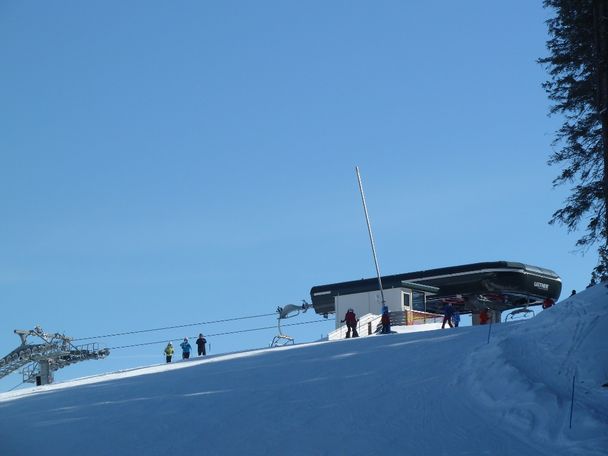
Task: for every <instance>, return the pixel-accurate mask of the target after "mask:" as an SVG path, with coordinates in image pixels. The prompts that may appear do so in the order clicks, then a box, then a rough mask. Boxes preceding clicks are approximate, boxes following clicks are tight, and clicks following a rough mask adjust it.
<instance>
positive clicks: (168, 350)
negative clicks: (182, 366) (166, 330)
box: [165, 342, 173, 363]
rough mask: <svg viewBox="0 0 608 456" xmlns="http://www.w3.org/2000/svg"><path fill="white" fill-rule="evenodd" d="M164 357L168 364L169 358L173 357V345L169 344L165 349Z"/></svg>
mask: <svg viewBox="0 0 608 456" xmlns="http://www.w3.org/2000/svg"><path fill="white" fill-rule="evenodd" d="M165 356H166V357H167V362H168V363H170V362H171V357H172V356H173V345H172V344H171V342H169V343H168V344H167V346H166V347H165Z"/></svg>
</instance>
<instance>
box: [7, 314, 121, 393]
mask: <svg viewBox="0 0 608 456" xmlns="http://www.w3.org/2000/svg"><path fill="white" fill-rule="evenodd" d="M15 334H17V335H18V336H19V338H20V339H21V345H20V346H19V347H17V348H16V349H14V350H13V351H12V352H10V353H9V354H8V355H6V356H5V357H4V358H0V378H2V377H6V376H7V375H9V374H11V373H13V372H15V371H17V370H19V369H21V368H22V367H23V370H22V374H23V382H24V383H35V384H36V385H46V384H48V383H52V382H53V372H54V371H56V370H58V369H61V368H63V367H66V366H69V365H70V364H74V363H78V362H80V361H86V360H89V359H101V358H105V357H106V356H108V355H109V354H110V350H108V349H107V348H99V344H97V343H91V344H85V345H78V346H76V345H73V344H72V340H73V339H72V338H71V337H67V336H65V335H64V334H59V333H45V332H44V331H43V330H42V328H41V327H40V326H36V327H35V328H34V329H33V330H22V329H16V330H15ZM28 337H35V338H37V339H39V340H41V341H42V342H38V343H29V342H28Z"/></svg>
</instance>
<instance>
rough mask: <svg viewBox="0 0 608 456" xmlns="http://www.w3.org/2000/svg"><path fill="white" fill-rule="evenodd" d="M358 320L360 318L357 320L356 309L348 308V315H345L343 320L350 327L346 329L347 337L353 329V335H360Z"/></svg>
mask: <svg viewBox="0 0 608 456" xmlns="http://www.w3.org/2000/svg"><path fill="white" fill-rule="evenodd" d="M358 321H359V320H357V316H356V315H355V311H354V310H353V309H348V312H346V315H345V316H344V320H342V321H341V322H342V323H344V322H346V327H347V328H348V330H347V331H346V338H347V339H348V338H350V332H351V330H352V332H353V337H359V333H357V322H358Z"/></svg>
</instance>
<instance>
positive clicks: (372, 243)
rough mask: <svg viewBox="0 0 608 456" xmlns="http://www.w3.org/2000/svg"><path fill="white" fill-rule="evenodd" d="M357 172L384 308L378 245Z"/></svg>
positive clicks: (357, 168) (356, 167)
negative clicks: (377, 252)
mask: <svg viewBox="0 0 608 456" xmlns="http://www.w3.org/2000/svg"><path fill="white" fill-rule="evenodd" d="M355 171H356V172H357V181H358V182H359V192H360V193H361V201H362V202H363V212H365V221H366V222H367V232H368V233H369V242H370V243H371V245H372V256H373V257H374V264H375V265H376V275H377V276H378V286H379V287H380V296H381V297H382V307H384V304H385V301H384V290H383V289H382V278H381V276H380V266H378V257H377V256H376V245H375V244H374V235H373V234H372V225H371V224H370V222H369V214H368V213H367V204H366V203H365V194H364V193H363V184H362V183H361V174H360V173H359V167H358V166H355Z"/></svg>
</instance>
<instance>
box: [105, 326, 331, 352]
mask: <svg viewBox="0 0 608 456" xmlns="http://www.w3.org/2000/svg"><path fill="white" fill-rule="evenodd" d="M322 321H330V320H328V319H326V318H323V319H322V320H313V321H304V322H300V323H290V324H287V325H284V326H299V325H309V324H311V323H320V322H322ZM274 328H276V326H263V327H259V328H250V329H241V330H238V331H226V332H221V333H215V334H207V335H206V336H205V338H207V337H215V336H227V335H232V334H240V333H247V332H254V331H264V330H267V329H274ZM180 340H182V339H181V338H179V339H169V341H170V342H177V341H180ZM166 342H168V341H167V339H164V340H158V341H154V342H142V343H139V344H131V345H121V346H119V347H110V348H109V350H121V349H123V348H133V347H143V346H146V345H157V344H164V343H166Z"/></svg>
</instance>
